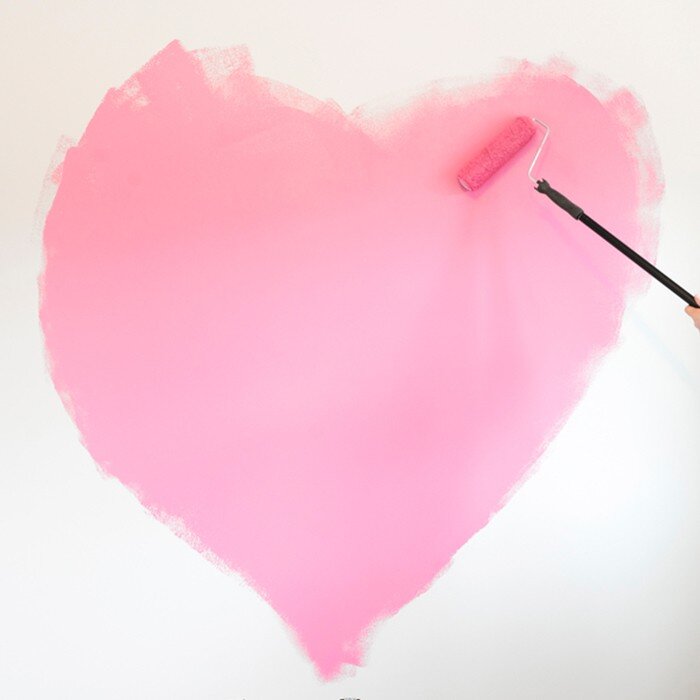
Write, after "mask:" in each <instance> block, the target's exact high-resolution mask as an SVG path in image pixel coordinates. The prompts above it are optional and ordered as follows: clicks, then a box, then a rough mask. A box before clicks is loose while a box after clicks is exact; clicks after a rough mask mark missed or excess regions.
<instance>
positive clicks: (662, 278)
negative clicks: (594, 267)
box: [535, 180, 700, 309]
mask: <svg viewBox="0 0 700 700" xmlns="http://www.w3.org/2000/svg"><path fill="white" fill-rule="evenodd" d="M535 189H536V190H537V191H538V192H541V193H542V194H544V195H547V197H549V198H550V199H551V200H552V201H553V202H554V203H555V204H556V205H557V206H558V207H561V208H562V209H563V210H564V211H565V212H566V213H567V214H570V215H571V216H573V217H574V219H576V220H577V221H580V222H581V223H582V224H585V225H586V226H588V228H589V229H591V231H595V233H597V234H598V235H599V236H600V237H601V238H603V239H604V240H606V241H607V242H608V243H610V245H611V246H613V247H614V248H617V249H618V250H619V251H620V252H621V253H622V254H623V255H626V256H627V257H628V258H629V259H630V260H631V261H632V262H634V263H636V264H637V265H639V267H641V268H642V269H643V270H646V272H648V273H649V274H650V275H651V276H652V277H654V278H656V279H657V280H658V281H659V282H661V284H663V285H664V286H666V287H667V288H668V289H670V290H671V291H672V292H673V293H674V294H677V295H678V296H679V297H680V298H681V299H683V301H684V302H685V303H686V304H688V305H689V306H693V307H694V308H696V309H698V308H700V306H699V305H698V303H697V301H695V299H694V297H693V295H692V294H691V293H690V292H688V291H687V290H685V289H683V287H681V286H680V285H679V284H677V283H676V282H674V281H673V280H672V279H671V278H670V277H668V276H666V275H665V274H664V273H663V272H661V270H659V269H658V268H657V267H654V265H652V264H651V263H650V262H649V261H648V260H645V259H644V258H643V257H642V256H641V255H639V253H637V252H635V251H634V250H632V248H630V247H629V246H628V245H626V244H625V243H623V242H622V241H621V240H620V239H619V238H617V237H616V236H613V234H612V233H610V231H607V230H606V229H604V228H603V227H602V226H601V225H600V224H599V223H598V222H596V221H594V220H593V219H591V217H590V216H588V215H587V214H586V213H585V212H584V211H583V209H581V207H579V206H578V205H576V204H574V203H573V202H572V201H571V200H570V199H567V198H566V197H565V196H564V195H563V194H561V192H557V191H556V190H555V189H552V187H551V186H550V184H549V183H548V182H547V181H546V180H538V181H537V187H535Z"/></svg>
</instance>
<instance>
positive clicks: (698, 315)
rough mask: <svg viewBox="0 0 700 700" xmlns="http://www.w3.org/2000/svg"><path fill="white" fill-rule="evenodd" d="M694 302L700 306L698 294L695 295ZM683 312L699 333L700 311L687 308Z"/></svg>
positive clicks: (699, 295) (690, 307) (692, 307)
mask: <svg viewBox="0 0 700 700" xmlns="http://www.w3.org/2000/svg"><path fill="white" fill-rule="evenodd" d="M695 301H696V302H697V303H698V304H700V294H698V295H696V297H695ZM685 312H686V313H687V314H688V316H690V318H692V319H693V323H694V324H695V327H696V328H697V329H698V330H699V331H700V309H696V308H695V307H694V306H690V304H689V305H688V306H686V307H685Z"/></svg>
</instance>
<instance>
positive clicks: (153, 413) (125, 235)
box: [41, 43, 661, 678]
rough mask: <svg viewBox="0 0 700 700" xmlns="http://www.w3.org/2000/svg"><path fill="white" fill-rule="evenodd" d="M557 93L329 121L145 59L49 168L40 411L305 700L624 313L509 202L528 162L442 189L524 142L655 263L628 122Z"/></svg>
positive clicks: (631, 277) (626, 267)
mask: <svg viewBox="0 0 700 700" xmlns="http://www.w3.org/2000/svg"><path fill="white" fill-rule="evenodd" d="M217 61H218V62H217ZM222 65H228V66H229V68H230V73H228V74H225V73H222V71H221V68H220V67H221V66H222ZM217 66H219V69H218V72H217ZM567 72H568V69H566V68H562V67H561V66H554V65H552V66H549V67H545V68H540V67H536V66H533V65H531V64H528V63H522V64H520V65H519V66H518V67H517V68H516V69H514V70H513V71H512V72H511V73H510V74H508V75H504V76H502V77H500V78H498V79H497V80H495V81H493V82H492V83H491V84H490V85H483V86H479V87H476V88H474V87H470V88H462V89H451V90H447V89H441V88H440V87H439V86H437V85H433V86H430V89H429V90H428V91H427V92H425V94H424V96H423V97H420V98H418V99H415V100H413V101H412V102H411V103H410V104H408V105H405V106H404V107H403V108H401V109H399V110H397V111H394V112H392V113H389V114H385V115H381V116H376V115H375V116H370V114H369V112H367V111H366V110H363V109H359V110H356V111H354V112H353V113H352V114H350V115H348V114H345V113H344V112H343V111H341V110H340V109H339V108H338V107H337V105H336V104H335V103H333V102H331V101H329V102H325V103H324V102H321V101H318V100H316V99H314V98H312V97H310V96H308V95H305V94H303V93H300V92H299V91H297V90H295V89H293V88H291V87H288V86H285V85H281V84H279V83H276V82H273V81H268V80H265V79H263V78H260V77H258V76H256V75H255V74H254V73H253V71H252V69H251V66H250V61H249V58H248V54H247V53H246V51H245V50H242V49H238V50H235V51H232V52H229V53H227V54H223V55H218V54H193V53H187V52H185V51H184V50H183V49H182V47H181V46H180V45H179V44H177V43H173V44H171V45H169V46H168V47H167V48H166V49H165V50H164V51H162V52H161V53H160V54H158V55H157V56H156V57H155V58H154V59H153V60H152V61H151V62H150V63H149V64H148V65H147V66H145V67H144V68H143V69H142V70H141V71H139V72H138V73H137V74H136V75H135V76H134V77H133V78H132V79H131V80H129V81H128V82H127V83H126V84H125V85H124V86H123V87H121V88H120V89H118V90H111V91H110V92H109V93H108V94H107V96H106V97H105V99H104V101H103V103H102V104H101V105H100V107H99V109H98V110H97V112H96V114H95V116H94V117H93V119H92V120H91V122H90V124H89V125H88V127H87V130H86V132H85V134H84V135H83V137H82V139H81V141H80V143H79V144H78V145H77V146H76V147H74V148H71V149H70V150H69V151H68V153H67V156H66V159H65V162H64V165H63V170H62V175H61V182H60V186H59V189H58V192H57V194H56V197H55V200H54V203H53V206H52V209H51V211H50V213H49V215H48V218H47V221H46V227H45V231H44V242H45V252H46V268H45V272H44V275H43V279H42V303H41V321H42V324H43V329H44V333H45V337H46V344H47V348H48V353H49V357H50V363H51V371H52V375H53V379H54V382H55V384H56V387H57V389H58V391H59V392H60V394H61V396H62V397H63V399H64V401H65V403H66V406H67V407H68V408H69V410H70V411H71V413H72V415H73V417H74V419H75V421H76V424H77V426H78V427H79V429H80V432H81V434H82V436H83V440H84V442H85V445H86V447H87V449H88V450H89V451H90V453H91V454H92V456H93V457H94V459H95V460H96V461H97V462H98V463H99V465H100V466H101V467H102V469H104V470H105V472H107V473H108V474H111V475H113V476H115V477H116V478H118V479H119V480H120V481H121V482H122V483H124V484H125V485H126V486H127V487H128V488H130V489H132V490H133V491H134V492H135V493H136V494H137V495H138V497H139V498H140V499H141V501H142V502H143V503H144V505H145V506H147V507H148V508H149V509H151V510H152V511H153V512H154V513H156V514H157V515H158V517H162V518H172V519H173V521H174V520H176V519H177V520H179V521H180V522H182V523H184V525H185V527H186V529H187V531H188V537H190V538H191V539H192V541H196V542H197V543H198V545H197V546H198V547H199V548H200V549H201V550H203V551H209V552H211V553H213V554H214V555H215V556H216V557H217V558H218V559H219V560H220V561H222V562H224V563H225V564H226V566H228V567H230V569H232V570H235V571H238V572H242V574H243V575H244V576H246V578H247V579H248V580H249V581H250V582H251V584H252V585H254V586H255V588H256V589H257V590H258V591H260V593H261V594H262V595H264V596H265V597H266V599H267V600H268V601H269V602H270V604H271V605H272V606H273V607H274V608H275V610H277V611H278V612H279V614H280V615H281V616H282V617H283V618H284V620H286V622H287V623H288V624H289V625H291V626H292V627H293V629H294V630H295V631H296V634H297V635H298V638H299V640H300V642H301V644H302V645H303V647H304V648H305V650H306V652H307V653H308V655H309V656H310V657H311V659H312V660H313V662H314V663H315V664H316V667H317V669H318V671H319V673H320V674H321V675H322V676H323V677H325V678H330V677H332V676H334V675H335V674H337V673H338V672H339V670H340V668H341V665H342V664H344V663H349V664H359V663H360V662H361V657H362V646H363V643H364V641H363V640H364V635H365V634H366V632H367V630H368V629H369V628H370V627H371V625H372V624H373V623H374V622H375V621H377V620H378V619H381V618H383V617H385V616H387V615H390V614H392V613H394V612H395V611H397V610H398V609H399V608H401V606H403V605H405V604H406V603H407V602H408V601H410V600H411V599H412V598H414V597H415V596H416V595H417V594H418V593H420V592H421V591H423V590H424V589H425V588H426V587H427V586H428V585H430V583H431V581H433V579H434V578H435V577H436V575H437V574H438V573H439V572H440V571H441V570H442V569H443V568H444V567H446V566H447V565H448V564H449V562H450V559H451V557H452V556H453V554H454V553H455V552H456V551H457V550H458V549H459V548H460V547H461V546H462V545H463V544H464V543H465V542H466V541H467V540H468V539H469V538H470V537H471V536H472V535H473V534H474V533H475V532H477V531H478V530H479V529H480V528H482V527H483V526H484V525H485V524H486V523H487V522H488V520H489V518H490V517H491V515H492V514H493V513H494V512H495V511H497V510H498V509H499V508H500V507H501V505H502V504H503V502H504V498H505V497H506V495H507V494H508V493H509V491H510V490H511V489H512V487H513V486H514V485H515V484H516V483H518V482H519V480H521V479H522V477H523V476H524V474H525V473H526V472H527V470H528V468H529V467H530V466H531V465H532V464H533V463H534V462H535V460H536V459H537V457H538V456H539V455H540V454H541V453H542V451H543V449H544V447H545V446H546V444H547V442H548V440H550V439H551V438H552V437H553V436H554V435H555V434H556V432H557V431H558V429H559V428H560V427H561V425H562V423H563V421H564V420H565V419H566V417H567V415H568V414H569V412H570V411H571V410H572V407H573V406H574V405H575V403H576V401H577V400H578V398H579V397H580V396H581V394H582V392H583V391H584V390H585V387H586V383H587V381H588V379H589V377H590V375H591V372H592V369H593V367H594V362H595V360H596V359H597V358H599V357H600V356H601V355H602V354H603V353H604V352H605V351H606V350H608V349H609V348H610V347H611V346H612V345H613V344H614V342H615V340H616V338H617V334H618V328H619V324H620V318H621V314H622V311H623V308H624V305H625V302H626V299H627V298H628V295H629V293H630V290H631V289H632V288H636V289H639V288H640V287H641V285H640V282H641V280H642V277H641V273H639V272H638V271H637V270H636V269H634V268H633V266H632V265H631V264H630V263H629V262H628V261H627V260H626V259H624V258H623V257H622V256H621V255H619V254H618V253H616V252H615V251H614V250H612V248H610V246H608V245H606V244H605V243H603V242H602V241H600V240H599V239H597V237H595V236H594V235H592V234H591V233H589V232H587V231H586V230H585V229H584V228H583V227H582V226H580V225H579V224H577V223H576V222H574V221H573V220H572V219H570V218H569V217H567V216H566V214H564V213H563V212H561V211H560V210H558V209H557V208H556V207H555V206H554V205H552V204H551V203H550V202H549V201H548V200H546V198H544V197H542V196H541V195H539V194H537V193H535V192H534V191H533V189H532V186H531V184H530V182H529V180H528V179H527V177H526V170H527V165H528V162H529V159H530V158H531V157H532V154H533V152H534V149H535V148H536V141H537V139H533V141H532V142H531V143H529V144H528V145H527V146H525V147H524V148H523V150H522V151H521V152H520V153H519V154H518V155H517V156H516V157H515V158H514V159H513V160H512V161H511V162H510V163H509V164H508V165H507V166H506V167H505V168H504V169H503V170H502V171H501V172H499V173H498V175H497V176H496V177H494V178H492V179H491V180H490V181H489V182H488V183H486V184H485V185H484V186H483V187H482V188H481V189H480V190H479V191H478V192H476V193H473V194H471V193H465V192H464V191H463V190H462V189H461V188H460V187H459V185H458V184H457V180H456V174H457V172H458V170H459V168H460V167H461V166H462V165H463V164H464V162H465V161H466V160H467V159H468V158H469V157H471V156H472V155H473V154H474V152H475V151H478V149H479V148H480V147H481V146H483V144H484V143H487V142H488V141H489V140H490V139H491V138H492V137H493V136H494V135H495V134H497V133H498V131H499V130H500V129H501V128H502V127H503V126H504V125H505V124H507V123H508V122H509V121H510V120H511V119H512V118H513V117H514V116H516V115H519V114H527V115H534V116H537V117H539V118H540V119H543V120H544V121H546V122H547V123H549V124H550V125H551V127H552V129H553V137H552V140H551V146H548V148H547V150H546V152H545V154H544V157H543V159H542V163H541V166H540V171H539V173H538V174H539V175H541V176H546V177H547V179H548V180H549V181H550V182H551V183H552V185H553V186H554V187H557V188H558V189H560V190H561V191H562V192H565V193H566V194H567V195H569V196H570V197H571V198H572V199H574V200H575V201H576V202H578V203H580V204H581V205H582V206H584V208H586V209H587V210H588V211H589V212H590V213H591V215H592V216H594V217H595V218H596V219H598V220H599V221H601V222H602V223H603V224H604V225H606V226H608V227H609V228H610V229H611V230H613V231H614V232H616V233H617V234H618V235H619V236H620V237H622V238H623V239H624V240H626V241H627V242H628V243H630V244H631V245H633V246H634V247H637V248H638V249H639V250H640V252H641V253H643V254H645V255H649V256H651V257H653V253H654V249H655V239H656V225H655V222H654V220H653V218H649V217H642V216H641V215H640V214H639V212H640V211H642V210H643V209H644V208H645V207H647V206H649V205H653V204H655V203H656V201H657V200H658V198H659V196H660V189H661V187H660V184H659V180H658V178H657V177H656V172H657V165H656V162H655V160H654V159H653V157H652V156H649V152H648V151H645V150H644V148H643V144H641V142H640V141H639V140H638V135H639V129H640V128H641V127H643V126H644V123H645V117H644V112H643V110H642V108H641V107H640V106H639V104H638V103H637V102H636V100H635V99H634V98H633V97H632V96H631V95H629V94H628V93H626V92H621V93H618V94H616V95H613V97H611V99H610V100H609V101H607V102H603V103H601V102H599V101H598V100H597V99H596V98H594V97H593V96H592V95H591V94H590V93H589V92H588V91H587V90H585V89H584V88H583V87H581V86H580V85H578V84H577V83H576V82H575V81H574V80H572V79H571V78H570V77H569V76H568V75H567ZM640 165H641V166H643V167H641V168H640ZM591 439H595V436H591ZM202 595H206V592H204V591H203V592H202Z"/></svg>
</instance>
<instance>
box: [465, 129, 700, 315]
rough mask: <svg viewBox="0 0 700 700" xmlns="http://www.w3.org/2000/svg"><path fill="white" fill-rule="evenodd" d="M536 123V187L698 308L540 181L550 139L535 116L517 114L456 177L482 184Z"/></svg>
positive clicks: (472, 184)
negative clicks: (543, 155)
mask: <svg viewBox="0 0 700 700" xmlns="http://www.w3.org/2000/svg"><path fill="white" fill-rule="evenodd" d="M535 124H539V125H540V126H541V127H542V128H543V129H544V136H543V138H542V141H541V142H540V145H539V147H538V149H537V152H536V153H535V156H534V158H533V159H532V163H531V164H530V168H529V170H528V171H527V176H528V177H529V178H530V180H531V181H532V182H533V183H534V184H535V190H536V191H537V192H540V193H541V194H543V195H545V196H547V197H549V199H551V200H552V202H554V203H555V204H556V205H557V206H558V207H560V208H561V209H563V210H564V211H565V212H566V213H567V214H569V215H570V216H572V217H573V218H574V219H576V220H577V221H580V222H581V223H582V224H585V225H586V226H587V227H588V228H589V229H591V231H594V232H595V233H597V234H598V235H599V236H600V237H601V238H602V239H603V240H605V241H607V242H608V243H610V245H612V246H613V247H615V248H617V250H619V251H620V252H621V253H622V254H623V255H626V256H627V257H628V258H629V259H630V260H632V262H634V263H636V264H637V265H639V267H641V268H642V269H643V270H645V271H646V272H648V273H649V274H650V275H652V277H654V278H655V279H657V280H658V281H659V282H661V284H663V285H665V286H666V287H667V288H668V289H670V290H671V291H672V292H674V294H677V295H678V296H679V297H680V298H681V299H683V301H684V302H686V304H689V305H690V306H693V307H695V308H700V306H699V305H698V303H697V302H696V301H695V299H694V298H693V295H692V294H690V293H689V292H688V291H686V290H685V289H683V287H681V286H680V285H679V284H677V283H676V282H674V281H673V280H672V279H671V278H670V277H668V276H667V275H665V274H664V273H663V272H661V270H659V269H658V268H656V267H655V266H654V265H652V264H651V263H650V262H649V261H648V260H645V259H644V258H643V257H642V256H641V255H639V253H637V252H636V251H634V250H632V248H630V247H629V246H628V245H626V244H625V243H623V242H622V241H621V240H620V239H619V238H617V237H616V236H614V235H613V234H612V233H610V231H607V230H606V229H604V228H603V227H602V226H601V225H600V224H599V223H598V222H597V221H594V220H593V219H591V217H590V216H588V214H586V213H585V212H584V211H583V209H582V208H581V207H579V206H578V205H577V204H574V203H573V202H572V201H571V200H570V199H568V198H567V197H565V196H564V195H563V194H561V192H557V190H555V189H554V188H553V187H552V186H551V185H550V184H549V183H548V182H547V180H544V179H542V180H537V179H535V177H533V175H532V171H533V170H534V168H535V164H536V163H537V160H538V158H539V157H540V154H541V153H542V149H543V148H544V145H545V143H546V142H547V139H548V138H549V133H550V129H549V127H548V126H547V125H546V124H545V123H544V122H542V121H540V120H539V119H536V118H535V117H517V118H515V119H514V120H513V121H512V122H511V123H510V124H508V126H506V127H505V129H503V130H502V131H501V132H500V133H499V134H498V135H497V136H496V137H495V138H494V139H493V141H491V142H490V143H489V144H488V145H487V146H486V147H485V148H483V149H482V150H481V151H479V153H477V154H476V155H475V156H474V158H472V159H471V160H470V161H469V162H468V163H467V164H466V165H465V166H464V167H463V168H462V169H461V170H460V171H459V173H458V175H457V180H458V182H459V184H460V185H461V186H462V187H463V188H464V189H465V190H468V191H469V192H473V191H474V190H476V189H478V188H479V187H481V186H482V185H483V184H484V183H485V182H486V181H487V180H488V179H489V178H490V177H491V176H492V175H494V174H495V173H496V171H498V170H499V169H500V168H502V167H503V166H504V165H505V164H506V163H507V162H508V161H509V160H510V159H511V158H512V157H513V156H514V155H515V154H516V153H518V151H520V149H521V148H523V146H525V144H527V143H528V142H529V141H530V139H531V138H532V137H533V136H534V135H535V133H536V132H537V127H536V126H535Z"/></svg>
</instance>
